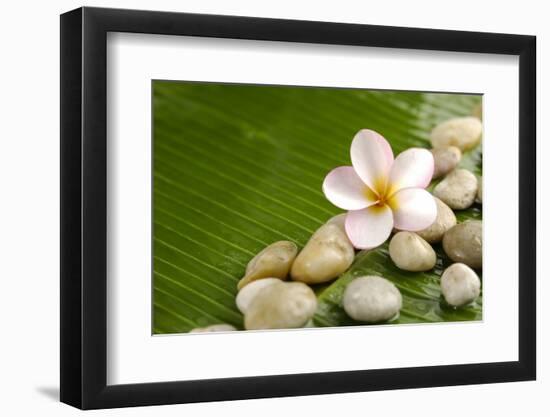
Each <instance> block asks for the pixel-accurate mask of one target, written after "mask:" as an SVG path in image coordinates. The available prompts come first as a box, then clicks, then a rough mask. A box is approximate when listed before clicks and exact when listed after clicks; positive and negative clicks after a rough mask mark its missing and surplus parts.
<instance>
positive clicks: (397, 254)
mask: <svg viewBox="0 0 550 417" xmlns="http://www.w3.org/2000/svg"><path fill="white" fill-rule="evenodd" d="M389 252H390V258H391V259H392V261H393V262H394V263H395V265H396V266H397V267H398V268H399V269H403V270H405V271H413V272H419V271H429V270H430V269H432V268H433V267H434V266H435V262H436V261H437V256H436V254H435V251H434V250H433V249H432V247H431V246H430V244H429V243H428V242H426V241H425V240H424V239H422V238H421V237H420V236H418V235H417V234H416V233H412V232H399V233H397V234H395V235H394V236H393V238H392V240H391V241H390V245H389Z"/></svg>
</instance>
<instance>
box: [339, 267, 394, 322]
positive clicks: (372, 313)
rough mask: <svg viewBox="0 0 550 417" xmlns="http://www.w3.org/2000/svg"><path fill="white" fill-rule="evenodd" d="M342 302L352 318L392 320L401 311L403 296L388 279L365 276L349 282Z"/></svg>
mask: <svg viewBox="0 0 550 417" xmlns="http://www.w3.org/2000/svg"><path fill="white" fill-rule="evenodd" d="M342 302H343V306H344V310H345V311H346V313H347V314H348V315H349V316H350V317H351V318H352V319H354V320H358V321H364V322H367V323H378V322H382V321H387V320H390V319H392V318H393V317H395V316H396V315H397V314H398V313H399V310H400V309H401V304H402V297H401V293H400V292H399V290H398V289H397V287H396V286H395V285H394V284H392V283H391V282H390V281H388V280H387V279H385V278H382V277H378V276H365V277H360V278H356V279H354V280H353V281H352V282H351V283H349V284H348V286H347V287H346V289H345V291H344V297H343V300H342Z"/></svg>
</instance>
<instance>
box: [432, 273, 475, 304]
mask: <svg viewBox="0 0 550 417" xmlns="http://www.w3.org/2000/svg"><path fill="white" fill-rule="evenodd" d="M480 291H481V282H480V280H479V277H478V276H477V274H476V273H475V272H474V271H473V270H472V269H471V268H470V267H469V266H467V265H464V264H462V263H456V264H452V265H451V266H450V267H448V268H447V269H445V271H443V274H442V275H441V293H442V294H443V297H444V298H445V301H447V303H449V304H450V305H452V306H455V307H460V306H463V305H466V304H470V303H471V302H472V301H474V300H475V299H476V298H477V297H478V296H479V294H480Z"/></svg>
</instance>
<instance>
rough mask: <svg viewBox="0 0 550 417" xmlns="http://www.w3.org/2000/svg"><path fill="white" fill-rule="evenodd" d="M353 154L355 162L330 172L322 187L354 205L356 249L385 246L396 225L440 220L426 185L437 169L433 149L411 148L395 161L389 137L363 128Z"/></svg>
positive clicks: (349, 228) (350, 227) (349, 225)
mask: <svg viewBox="0 0 550 417" xmlns="http://www.w3.org/2000/svg"><path fill="white" fill-rule="evenodd" d="M350 153H351V163H352V165H353V166H343V167H338V168H335V169H334V170H332V171H331V172H329V174H328V175H327V176H326V178H325V181H324V182H323V192H324V193H325V196H326V197H327V199H328V200H329V201H330V202H331V203H332V204H334V205H335V206H337V207H340V208H342V209H344V210H349V212H348V214H347V216H346V222H345V227H346V233H347V235H348V237H349V239H350V241H351V243H353V245H354V246H355V247H356V248H358V249H372V248H375V247H377V246H379V245H381V244H382V243H384V242H385V241H386V239H387V238H388V237H389V236H390V234H391V231H392V229H393V228H394V227H395V228H396V229H399V230H407V231H411V232H415V231H419V230H423V229H425V228H427V227H429V226H430V225H431V224H432V223H433V222H434V221H435V218H436V216H437V206H436V204H435V200H434V198H433V197H432V195H431V194H430V193H429V192H427V191H426V190H425V189H424V188H426V186H428V184H429V183H430V181H431V179H432V175H433V170H434V160H433V156H432V154H431V152H429V151H428V150H426V149H421V148H410V149H407V150H406V151H404V152H402V153H400V154H399V155H398V156H397V158H395V160H394V158H393V152H392V150H391V147H390V144H389V143H388V142H387V141H386V139H384V137H383V136H381V135H380V134H378V133H376V132H374V131H372V130H368V129H363V130H360V131H359V132H358V133H357V134H356V135H355V137H354V138H353V142H352V143H351V152H350Z"/></svg>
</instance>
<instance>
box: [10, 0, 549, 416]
mask: <svg viewBox="0 0 550 417" xmlns="http://www.w3.org/2000/svg"><path fill="white" fill-rule="evenodd" d="M87 4H88V5H97V6H110V7H127V8H132V7H133V8H142V9H163V10H174V11H189V12H204V13H220V14H241V15H256V16H266V17H287V18H296V19H313V20H327V21H342V22H357V23H373V24H385V25H399V26H419V27H434V28H443V29H463V30H482V31H497V32H514V33H526V34H536V35H537V36H538V62H539V65H538V73H539V79H538V94H539V101H538V119H539V129H538V137H539V144H540V146H539V151H538V152H539V157H538V159H539V186H538V189H539V213H542V212H544V211H546V212H548V210H550V201H549V200H548V198H549V195H548V191H546V192H545V193H544V194H543V193H542V189H543V186H542V184H544V183H545V181H546V180H547V179H548V178H549V176H550V167H549V166H548V164H546V166H542V164H541V161H542V158H541V155H543V154H545V153H547V152H550V148H549V145H548V144H547V143H546V142H543V141H542V140H541V138H542V137H544V136H548V134H549V133H550V131H549V123H548V122H547V121H542V120H541V119H542V115H543V114H544V111H545V110H546V109H547V108H548V97H550V91H549V87H548V82H547V81H546V82H545V81H544V80H541V77H540V74H542V73H543V72H545V71H546V72H547V73H548V72H549V71H548V67H549V65H548V63H549V59H550V50H549V49H548V42H550V27H548V25H547V19H546V18H545V16H547V12H546V11H544V10H543V6H544V2H540V1H528V0H525V1H522V2H513V3H510V5H508V4H507V3H506V2H503V1H499V2H493V1H491V2H483V3H482V2H479V1H461V2H457V3H453V5H452V6H451V5H443V4H442V3H441V2H440V1H417V2H408V1H400V2H392V1H387V2H376V3H371V4H368V3H367V2H351V1H349V2H348V1H344V0H341V1H339V2H326V4H324V3H320V2H319V1H315V2H311V3H310V2H306V1H302V2H300V1H297V0H294V1H289V2H284V1H282V0H279V1H277V2H273V1H272V2H268V3H267V2H257V1H253V0H251V1H238V0H232V1H231V2H227V1H223V0H220V1H208V0H202V1H187V2H185V3H184V2H181V1H162V0H157V1H155V2H152V1H149V2H147V1H137V0H134V1H120V2H114V1H103V2H97V1H89V2H88V3H87ZM80 5H81V3H77V2H74V1H59V2H55V3H52V2H50V3H48V2H38V1H35V2H30V1H29V2H19V3H16V2H10V3H7V4H5V5H4V7H3V10H2V17H3V19H2V25H1V26H0V28H1V29H0V30H1V31H2V32H1V35H2V36H1V37H0V39H1V41H0V42H2V52H3V53H2V65H1V66H0V71H1V72H2V78H1V79H2V81H3V84H2V89H1V90H0V91H1V95H0V98H1V100H0V106H1V111H0V114H1V115H2V116H1V120H2V124H1V127H2V129H1V131H0V132H1V133H0V137H1V144H2V146H1V148H0V158H1V160H0V186H1V187H0V190H1V191H2V194H1V195H2V204H1V205H0V222H1V223H0V244H1V247H0V253H1V258H0V260H1V261H2V264H1V266H2V268H1V271H2V275H1V279H2V281H1V282H2V286H1V287H0V288H1V295H2V296H1V297H0V317H2V325H3V326H2V328H3V332H4V335H3V337H2V343H1V344H0V353H1V354H0V370H1V378H0V381H1V382H0V385H1V386H0V392H1V399H2V401H0V410H1V411H2V412H3V413H2V414H4V415H10V416H11V415H15V416H17V415H29V414H31V413H34V414H38V413H40V415H61V416H64V415H74V414H76V413H77V411H75V410H73V409H71V408H70V407H68V406H65V405H61V404H58V403H57V402H56V401H57V400H56V397H57V392H58V375H59V373H58V366H59V362H58V346H59V344H58V336H59V325H58V308H59V307H58V305H59V296H58V292H59V291H58V275H59V260H58V259H59V250H58V244H59V237H58V236H59V233H58V230H59V222H58V212H59V187H58V180H59V169H58V163H59V146H58V143H59V142H58V137H59V122H58V120H59V100H58V97H59V93H58V91H59V75H58V74H59V47H58V41H59V26H58V14H59V13H61V12H63V11H66V10H68V9H71V8H75V7H78V6H80ZM546 112H547V110H546ZM549 228H550V224H549V223H548V220H547V219H544V218H543V217H542V216H539V225H538V236H539V248H538V252H539V259H541V261H543V260H542V257H543V256H544V255H545V253H546V252H548V250H549V249H550V241H549V239H550V237H549V233H550V229H549ZM549 272H550V271H549V270H548V266H547V265H545V264H543V262H539V271H538V276H539V286H538V292H539V297H538V299H539V307H538V313H539V325H538V331H539V344H538V348H539V358H538V359H539V366H538V372H539V377H538V381H537V382H528V383H508V384H498V385H484V386H467V387H452V388H435V389H423V390H403V391H388V392H378V393H359V394H342V395H327V396H315V397H303V398H286V399H271V400H254V401H238V402H232V403H211V404H193V405H181V406H169V407H155V408H141V409H126V410H116V411H100V412H95V413H94V415H119V414H120V415H132V416H134V415H143V416H146V415H155V416H158V415H160V416H162V415H182V414H184V413H187V415H193V416H201V415H208V416H210V415H212V416H213V415H220V414H222V413H223V415H224V416H225V415H239V416H242V415H258V414H261V415H281V414H284V413H291V414H290V415H296V414H298V413H306V412H312V413H315V414H317V415H334V414H336V413H342V412H343V411H344V412H345V411H346V410H349V412H357V413H364V414H366V413H369V414H374V413H379V414H382V413H384V415H396V414H398V413H407V415H422V416H429V415H434V416H435V415H438V416H439V415H441V414H442V413H445V414H446V415H449V416H455V415H456V416H459V415H464V414H472V413H473V415H483V414H488V415H496V414H497V413H498V414H500V415H514V414H515V415H517V414H520V413H521V414H529V415H534V416H537V415H547V414H548V409H549V408H550V407H549V404H548V399H547V396H545V394H547V393H548V392H549V390H550V382H549V378H550V366H549V364H548V363H549V362H548V360H547V354H546V355H545V352H548V351H549V343H550V328H549V326H548V324H547V320H548V318H549V316H550V310H549V307H548V305H542V303H541V300H542V299H543V297H544V299H546V298H547V296H546V295H545V294H548V293H550V284H549V283H548V281H547V280H545V278H546V276H548V275H549ZM334 354H335V355H338V354H339V353H338V352H335V353H334ZM388 407H389V408H388Z"/></svg>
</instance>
